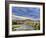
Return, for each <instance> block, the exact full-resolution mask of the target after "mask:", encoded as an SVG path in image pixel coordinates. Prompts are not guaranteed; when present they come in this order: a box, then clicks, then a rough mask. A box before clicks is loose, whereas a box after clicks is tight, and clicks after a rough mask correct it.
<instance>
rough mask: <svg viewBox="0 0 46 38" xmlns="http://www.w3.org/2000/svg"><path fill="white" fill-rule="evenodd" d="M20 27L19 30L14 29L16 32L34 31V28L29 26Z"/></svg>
mask: <svg viewBox="0 0 46 38" xmlns="http://www.w3.org/2000/svg"><path fill="white" fill-rule="evenodd" d="M19 26H21V27H20V28H14V29H16V31H25V30H34V28H33V27H32V26H31V25H24V24H22V25H19Z"/></svg>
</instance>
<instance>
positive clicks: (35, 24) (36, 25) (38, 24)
mask: <svg viewBox="0 0 46 38" xmlns="http://www.w3.org/2000/svg"><path fill="white" fill-rule="evenodd" d="M27 25H31V26H32V27H33V28H35V29H34V30H40V23H34V22H28V23H27Z"/></svg>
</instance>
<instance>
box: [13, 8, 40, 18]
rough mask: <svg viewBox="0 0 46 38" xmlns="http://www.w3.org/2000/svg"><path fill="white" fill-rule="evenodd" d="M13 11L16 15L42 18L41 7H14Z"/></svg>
mask: <svg viewBox="0 0 46 38" xmlns="http://www.w3.org/2000/svg"><path fill="white" fill-rule="evenodd" d="M12 13H14V14H15V15H16V16H24V17H28V18H33V19H40V8H36V7H12Z"/></svg>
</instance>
